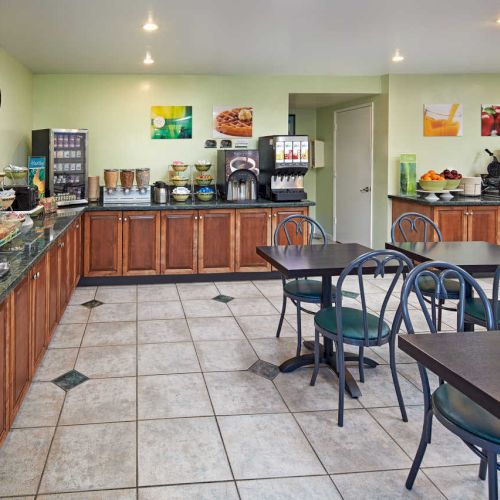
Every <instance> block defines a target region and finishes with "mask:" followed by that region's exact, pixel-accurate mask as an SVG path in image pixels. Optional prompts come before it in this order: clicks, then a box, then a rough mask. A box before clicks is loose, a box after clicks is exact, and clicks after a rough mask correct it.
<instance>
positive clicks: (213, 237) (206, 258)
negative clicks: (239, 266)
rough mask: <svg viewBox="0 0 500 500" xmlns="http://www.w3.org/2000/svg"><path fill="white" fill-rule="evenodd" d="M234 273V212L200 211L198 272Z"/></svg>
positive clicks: (222, 210)
mask: <svg viewBox="0 0 500 500" xmlns="http://www.w3.org/2000/svg"><path fill="white" fill-rule="evenodd" d="M233 271H234V210H226V209H217V210H200V211H199V218H198V272H199V273H231V272H233Z"/></svg>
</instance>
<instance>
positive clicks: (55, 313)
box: [47, 243, 61, 342]
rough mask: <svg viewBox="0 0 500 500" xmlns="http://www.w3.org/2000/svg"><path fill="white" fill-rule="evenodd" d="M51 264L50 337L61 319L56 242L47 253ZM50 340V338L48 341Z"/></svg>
mask: <svg viewBox="0 0 500 500" xmlns="http://www.w3.org/2000/svg"><path fill="white" fill-rule="evenodd" d="M47 258H48V264H49V296H48V300H49V314H48V316H49V329H48V334H49V337H51V336H52V333H53V332H54V330H55V328H56V326H57V323H58V322H59V319H60V312H61V309H60V306H59V296H60V287H61V282H60V280H59V246H58V243H56V244H55V245H54V246H53V247H52V248H51V249H50V250H49V253H48V254H47ZM49 341H50V338H49V339H48V340H47V342H49Z"/></svg>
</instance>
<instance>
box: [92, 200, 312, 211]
mask: <svg viewBox="0 0 500 500" xmlns="http://www.w3.org/2000/svg"><path fill="white" fill-rule="evenodd" d="M314 205H316V203H315V202H314V201H310V200H304V201H270V200H265V199H262V198H259V199H258V200H257V201H252V202H246V203H241V202H235V201H226V200H222V199H220V200H214V201H198V200H196V201H188V202H185V203H181V202H176V201H173V202H171V203H153V202H151V203H141V204H129V203H106V204H103V203H102V202H96V203H89V204H88V205H87V206H86V207H85V211H87V212H96V211H103V210H210V209H217V208H273V207H310V206H314Z"/></svg>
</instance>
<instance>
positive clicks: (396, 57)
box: [392, 49, 405, 63]
mask: <svg viewBox="0 0 500 500" xmlns="http://www.w3.org/2000/svg"><path fill="white" fill-rule="evenodd" d="M404 60H405V58H404V56H402V55H401V53H400V52H399V49H396V53H395V54H394V56H393V57H392V62H395V63H398V62H401V61H404Z"/></svg>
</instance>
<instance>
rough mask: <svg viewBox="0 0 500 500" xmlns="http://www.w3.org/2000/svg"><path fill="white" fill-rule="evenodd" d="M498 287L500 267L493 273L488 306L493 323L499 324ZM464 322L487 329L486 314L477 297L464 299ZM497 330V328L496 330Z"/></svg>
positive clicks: (499, 283)
mask: <svg viewBox="0 0 500 500" xmlns="http://www.w3.org/2000/svg"><path fill="white" fill-rule="evenodd" d="M499 285H500V267H498V268H497V270H496V272H495V277H494V279H493V297H492V299H491V300H490V305H491V308H492V310H493V322H494V324H495V325H498V324H499V312H500V303H499V302H498V287H499ZM465 321H466V322H467V323H473V324H476V325H480V326H484V327H487V324H486V313H485V310H484V307H483V305H482V302H481V299H480V298H478V297H468V298H466V299H465ZM497 329H498V328H497Z"/></svg>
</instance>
